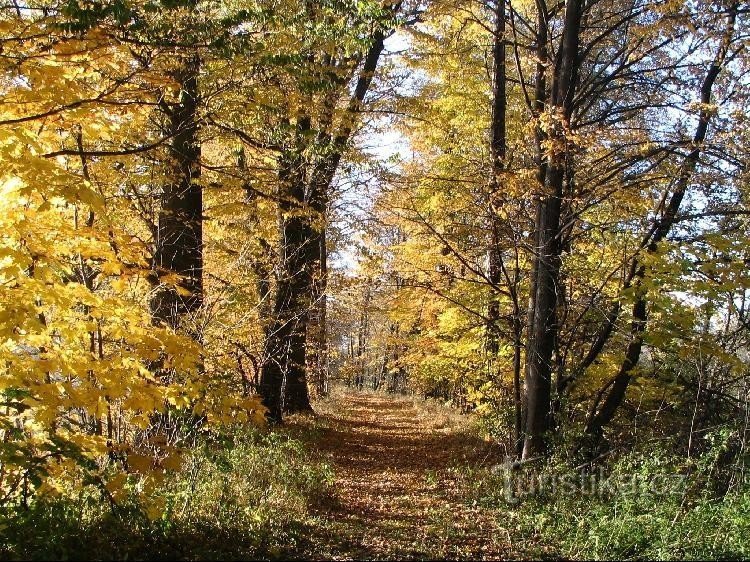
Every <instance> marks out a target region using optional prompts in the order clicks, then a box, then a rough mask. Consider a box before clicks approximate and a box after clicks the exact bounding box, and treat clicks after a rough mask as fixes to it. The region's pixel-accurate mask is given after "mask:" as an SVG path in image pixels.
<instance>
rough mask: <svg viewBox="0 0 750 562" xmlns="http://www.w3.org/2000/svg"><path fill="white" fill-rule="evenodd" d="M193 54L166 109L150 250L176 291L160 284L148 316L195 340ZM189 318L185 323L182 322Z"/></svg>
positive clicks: (197, 205)
mask: <svg viewBox="0 0 750 562" xmlns="http://www.w3.org/2000/svg"><path fill="white" fill-rule="evenodd" d="M199 67H200V64H199V59H198V56H197V55H192V56H190V57H189V58H188V59H187V60H186V61H185V63H184V65H182V67H181V68H180V69H179V70H178V71H177V72H176V73H175V76H174V78H175V80H176V81H177V83H179V84H180V86H181V91H180V99H179V102H178V103H177V104H175V105H173V106H171V107H169V108H167V109H166V110H165V111H166V112H167V119H168V123H167V128H168V130H167V133H168V136H169V137H170V138H171V139H172V140H171V142H170V145H169V152H170V158H171V164H172V170H171V172H170V173H169V178H170V181H169V183H168V184H167V185H166V186H165V187H164V192H163V195H162V199H161V210H160V212H159V224H158V229H157V238H156V243H155V250H154V267H155V268H156V269H157V274H159V275H161V274H164V273H176V274H178V275H179V276H180V281H179V284H178V288H179V290H178V289H177V288H176V287H174V286H171V285H167V284H165V285H162V286H160V287H159V288H158V289H157V290H156V293H155V296H154V298H153V299H152V302H151V311H152V314H153V317H154V318H155V319H156V320H157V321H159V322H162V323H164V324H166V325H168V326H171V327H172V328H175V329H177V328H178V327H179V328H183V329H185V330H186V331H188V332H189V333H190V334H191V335H192V336H193V337H194V338H195V339H197V340H200V339H201V329H200V326H199V322H198V319H197V318H190V316H191V315H194V314H195V313H196V312H197V311H198V310H199V309H200V307H201V305H202V303H203V192H202V189H201V186H200V185H199V183H198V179H199V177H200V156H201V147H200V143H199V140H198V122H197V110H198V95H199V94H198V72H199ZM190 320H192V324H191V325H187V324H188V321H190Z"/></svg>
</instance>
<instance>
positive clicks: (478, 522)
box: [305, 393, 510, 560]
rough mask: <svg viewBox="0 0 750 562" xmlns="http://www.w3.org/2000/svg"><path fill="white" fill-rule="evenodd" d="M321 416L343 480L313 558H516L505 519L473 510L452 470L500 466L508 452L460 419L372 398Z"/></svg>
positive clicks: (325, 442)
mask: <svg viewBox="0 0 750 562" xmlns="http://www.w3.org/2000/svg"><path fill="white" fill-rule="evenodd" d="M318 410H319V411H320V412H321V414H320V416H319V417H318V419H317V420H316V423H315V425H316V426H317V427H321V428H322V430H321V431H322V433H321V434H319V436H318V437H317V438H316V439H315V443H316V446H317V447H318V449H319V450H320V452H321V453H322V454H323V455H325V456H326V457H327V458H328V459H329V461H330V462H331V463H332V465H333V468H334V470H335V472H336V486H335V495H336V502H335V505H334V507H332V508H329V509H327V510H321V512H320V513H319V514H318V519H317V520H318V521H319V525H315V526H313V529H311V535H310V536H309V537H308V539H309V543H308V544H309V547H308V549H309V551H308V552H307V553H306V554H305V556H310V557H314V558H318V559H339V560H340V559H394V558H395V559H434V558H444V559H456V558H463V559H485V560H494V559H500V558H503V557H507V556H508V554H509V548H510V545H509V543H508V535H507V532H506V531H505V530H503V529H501V528H499V527H498V524H497V522H496V517H493V516H492V515H491V514H490V513H489V512H487V511H485V510H483V509H481V508H478V507H472V506H469V505H467V504H466V502H465V501H463V500H462V499H461V498H460V497H459V494H458V490H457V489H456V478H457V476H456V474H455V472H454V471H451V470H450V469H451V468H452V467H459V466H466V465H467V464H471V465H477V464H480V463H481V464H490V463H493V462H498V461H497V458H498V451H493V450H492V449H491V448H490V447H489V446H488V444H487V443H485V442H483V441H481V440H478V439H477V438H476V437H473V436H471V435H470V433H467V432H466V430H465V427H464V424H462V423H461V420H460V417H459V416H457V415H455V414H450V413H449V412H447V411H440V410H439V409H432V410H429V411H426V410H425V409H424V408H423V407H420V408H417V407H415V403H414V402H413V401H412V400H410V399H406V398H401V397H393V396H388V395H382V394H368V393H353V394H343V395H341V396H339V397H337V398H336V399H335V400H333V401H332V402H330V403H327V404H324V405H321V407H319V408H318ZM308 549H306V550H308ZM504 555H505V556H504Z"/></svg>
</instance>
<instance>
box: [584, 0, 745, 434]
mask: <svg viewBox="0 0 750 562" xmlns="http://www.w3.org/2000/svg"><path fill="white" fill-rule="evenodd" d="M737 11H738V4H737V3H735V4H732V6H731V7H730V8H729V10H728V12H727V27H726V31H725V33H724V37H723V39H722V42H721V45H720V47H719V51H718V52H717V54H716V56H715V58H714V61H713V64H712V65H711V67H710V68H709V69H708V72H707V73H706V76H705V78H704V80H703V84H702V85H701V91H700V99H701V108H702V109H701V111H700V115H699V119H698V126H697V128H696V130H695V134H694V135H693V143H692V146H693V149H692V150H691V151H690V153H689V154H688V155H687V157H686V158H685V161H684V163H683V165H682V167H681V169H680V173H679V175H678V177H677V181H676V185H675V189H674V191H673V193H672V196H671V197H670V199H669V203H668V204H667V207H666V209H665V211H664V214H663V216H662V217H661V219H660V220H659V221H658V222H657V223H656V225H655V227H654V229H653V230H652V234H651V236H650V242H649V244H648V252H649V253H654V252H656V250H657V248H658V245H659V243H660V242H661V241H662V240H664V239H665V238H666V237H667V236H668V235H669V232H670V231H671V230H672V227H673V226H674V224H675V222H676V220H677V214H678V212H679V210H680V205H681V204H682V200H683V199H684V198H685V194H686V192H687V189H688V186H689V184H690V180H691V178H692V177H693V175H694V173H695V170H696V168H697V166H698V161H699V158H700V154H701V149H702V147H703V143H704V142H705V140H706V133H707V132H708V125H709V122H710V120H711V116H712V112H711V111H710V110H709V109H707V108H708V107H709V106H710V103H711V92H712V90H713V86H714V83H715V82H716V79H717V78H718V76H719V73H720V72H721V69H722V67H723V66H724V63H725V61H726V58H727V55H728V52H729V46H730V45H731V43H732V39H733V36H734V27H735V22H736V19H737ZM633 269H634V270H635V271H636V273H635V275H634V279H635V281H634V285H635V287H636V301H635V303H634V304H633V320H632V324H631V330H630V342H629V344H628V347H627V350H626V352H625V359H624V360H623V362H622V365H621V366H620V371H619V372H618V374H617V376H616V377H615V378H614V379H613V380H612V381H611V383H610V384H608V385H607V386H606V387H604V388H603V389H602V390H601V391H600V392H599V395H598V396H597V400H596V401H595V402H594V405H593V406H592V408H591V413H590V415H589V420H588V423H587V424H586V433H587V434H588V435H589V436H590V438H592V439H593V445H594V447H596V446H598V443H599V441H600V440H601V437H602V434H603V431H604V427H605V426H606V425H608V424H609V423H610V422H611V421H612V419H613V418H614V416H615V414H616V413H617V410H618V409H619V408H620V406H621V405H622V403H623V402H624V401H625V395H626V393H627V389H628V386H629V384H630V381H631V380H632V378H633V371H634V369H635V368H636V367H637V365H638V361H639V359H640V356H641V350H642V348H643V333H644V331H645V329H646V323H647V321H648V306H647V305H648V303H647V297H648V295H647V294H646V291H645V289H644V288H643V287H642V281H643V279H644V277H645V275H646V268H645V266H643V265H639V264H638V262H637V261H636V262H634V263H633ZM605 393H606V395H605ZM600 404H601V406H600Z"/></svg>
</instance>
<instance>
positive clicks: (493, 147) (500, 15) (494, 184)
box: [486, 0, 506, 367]
mask: <svg viewBox="0 0 750 562" xmlns="http://www.w3.org/2000/svg"><path fill="white" fill-rule="evenodd" d="M492 54H493V58H494V62H493V75H494V77H493V93H492V122H491V129H490V155H491V157H492V178H491V179H490V193H489V209H488V211H489V217H490V237H491V239H490V248H489V252H488V256H487V258H488V262H489V264H488V266H489V281H490V284H491V287H490V291H491V293H492V294H491V297H490V302H489V307H488V310H487V336H486V337H487V352H488V355H489V359H490V362H489V364H490V365H491V366H493V367H494V359H495V356H496V355H497V352H498V349H499V339H500V337H499V329H500V327H499V323H500V303H499V301H498V298H497V293H496V291H497V289H496V287H497V286H498V285H499V284H500V282H501V280H502V259H503V258H502V248H501V246H500V230H501V228H502V225H501V221H502V219H501V218H500V216H499V214H498V212H497V207H498V206H499V205H500V189H501V185H500V183H501V180H500V178H501V175H502V173H503V170H504V167H505V156H506V134H505V129H506V111H505V108H506V99H505V97H506V95H505V83H506V75H505V73H506V71H505V0H497V4H496V6H495V30H494V38H493V49H492Z"/></svg>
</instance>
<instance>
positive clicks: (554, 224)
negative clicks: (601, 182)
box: [522, 0, 584, 459]
mask: <svg viewBox="0 0 750 562" xmlns="http://www.w3.org/2000/svg"><path fill="white" fill-rule="evenodd" d="M541 4H542V6H543V4H544V3H543V2H541ZM583 8H584V2H583V0H569V1H568V2H566V5H565V16H564V21H563V32H562V39H561V45H560V48H559V50H558V56H557V60H556V64H555V70H554V74H553V81H552V91H551V94H552V95H551V103H550V110H551V111H552V112H553V118H554V119H555V124H554V125H553V126H552V127H551V130H550V132H549V137H550V138H549V140H550V146H551V149H550V152H549V154H548V155H547V159H546V170H545V173H544V186H543V193H542V195H541V197H540V198H539V200H538V202H537V206H536V209H537V210H536V225H535V233H536V235H535V238H536V248H535V250H536V258H535V259H534V264H533V272H532V277H533V280H532V290H533V295H532V297H531V298H532V301H531V302H532V304H531V307H530V309H531V314H530V323H529V328H528V329H529V335H528V340H529V346H528V348H527V354H526V431H525V440H524V447H523V455H522V456H523V458H524V459H528V458H533V457H536V456H539V455H543V454H545V452H546V439H545V434H546V433H547V432H548V430H549V429H550V421H551V415H550V413H551V412H550V410H551V388H552V385H551V376H552V356H553V352H554V348H555V343H556V340H557V332H558V326H557V319H556V308H557V302H558V300H557V299H558V291H559V290H561V287H560V286H559V269H560V213H561V209H562V197H563V183H564V174H565V166H566V161H567V154H566V152H567V151H568V150H569V146H568V142H567V140H566V133H565V130H566V129H567V128H568V126H569V124H570V117H571V113H572V107H573V96H574V93H575V89H576V82H577V78H578V65H579V62H580V61H579V42H580V33H581V19H582V16H583ZM544 19H546V18H544ZM540 24H541V25H545V26H546V22H540Z"/></svg>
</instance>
